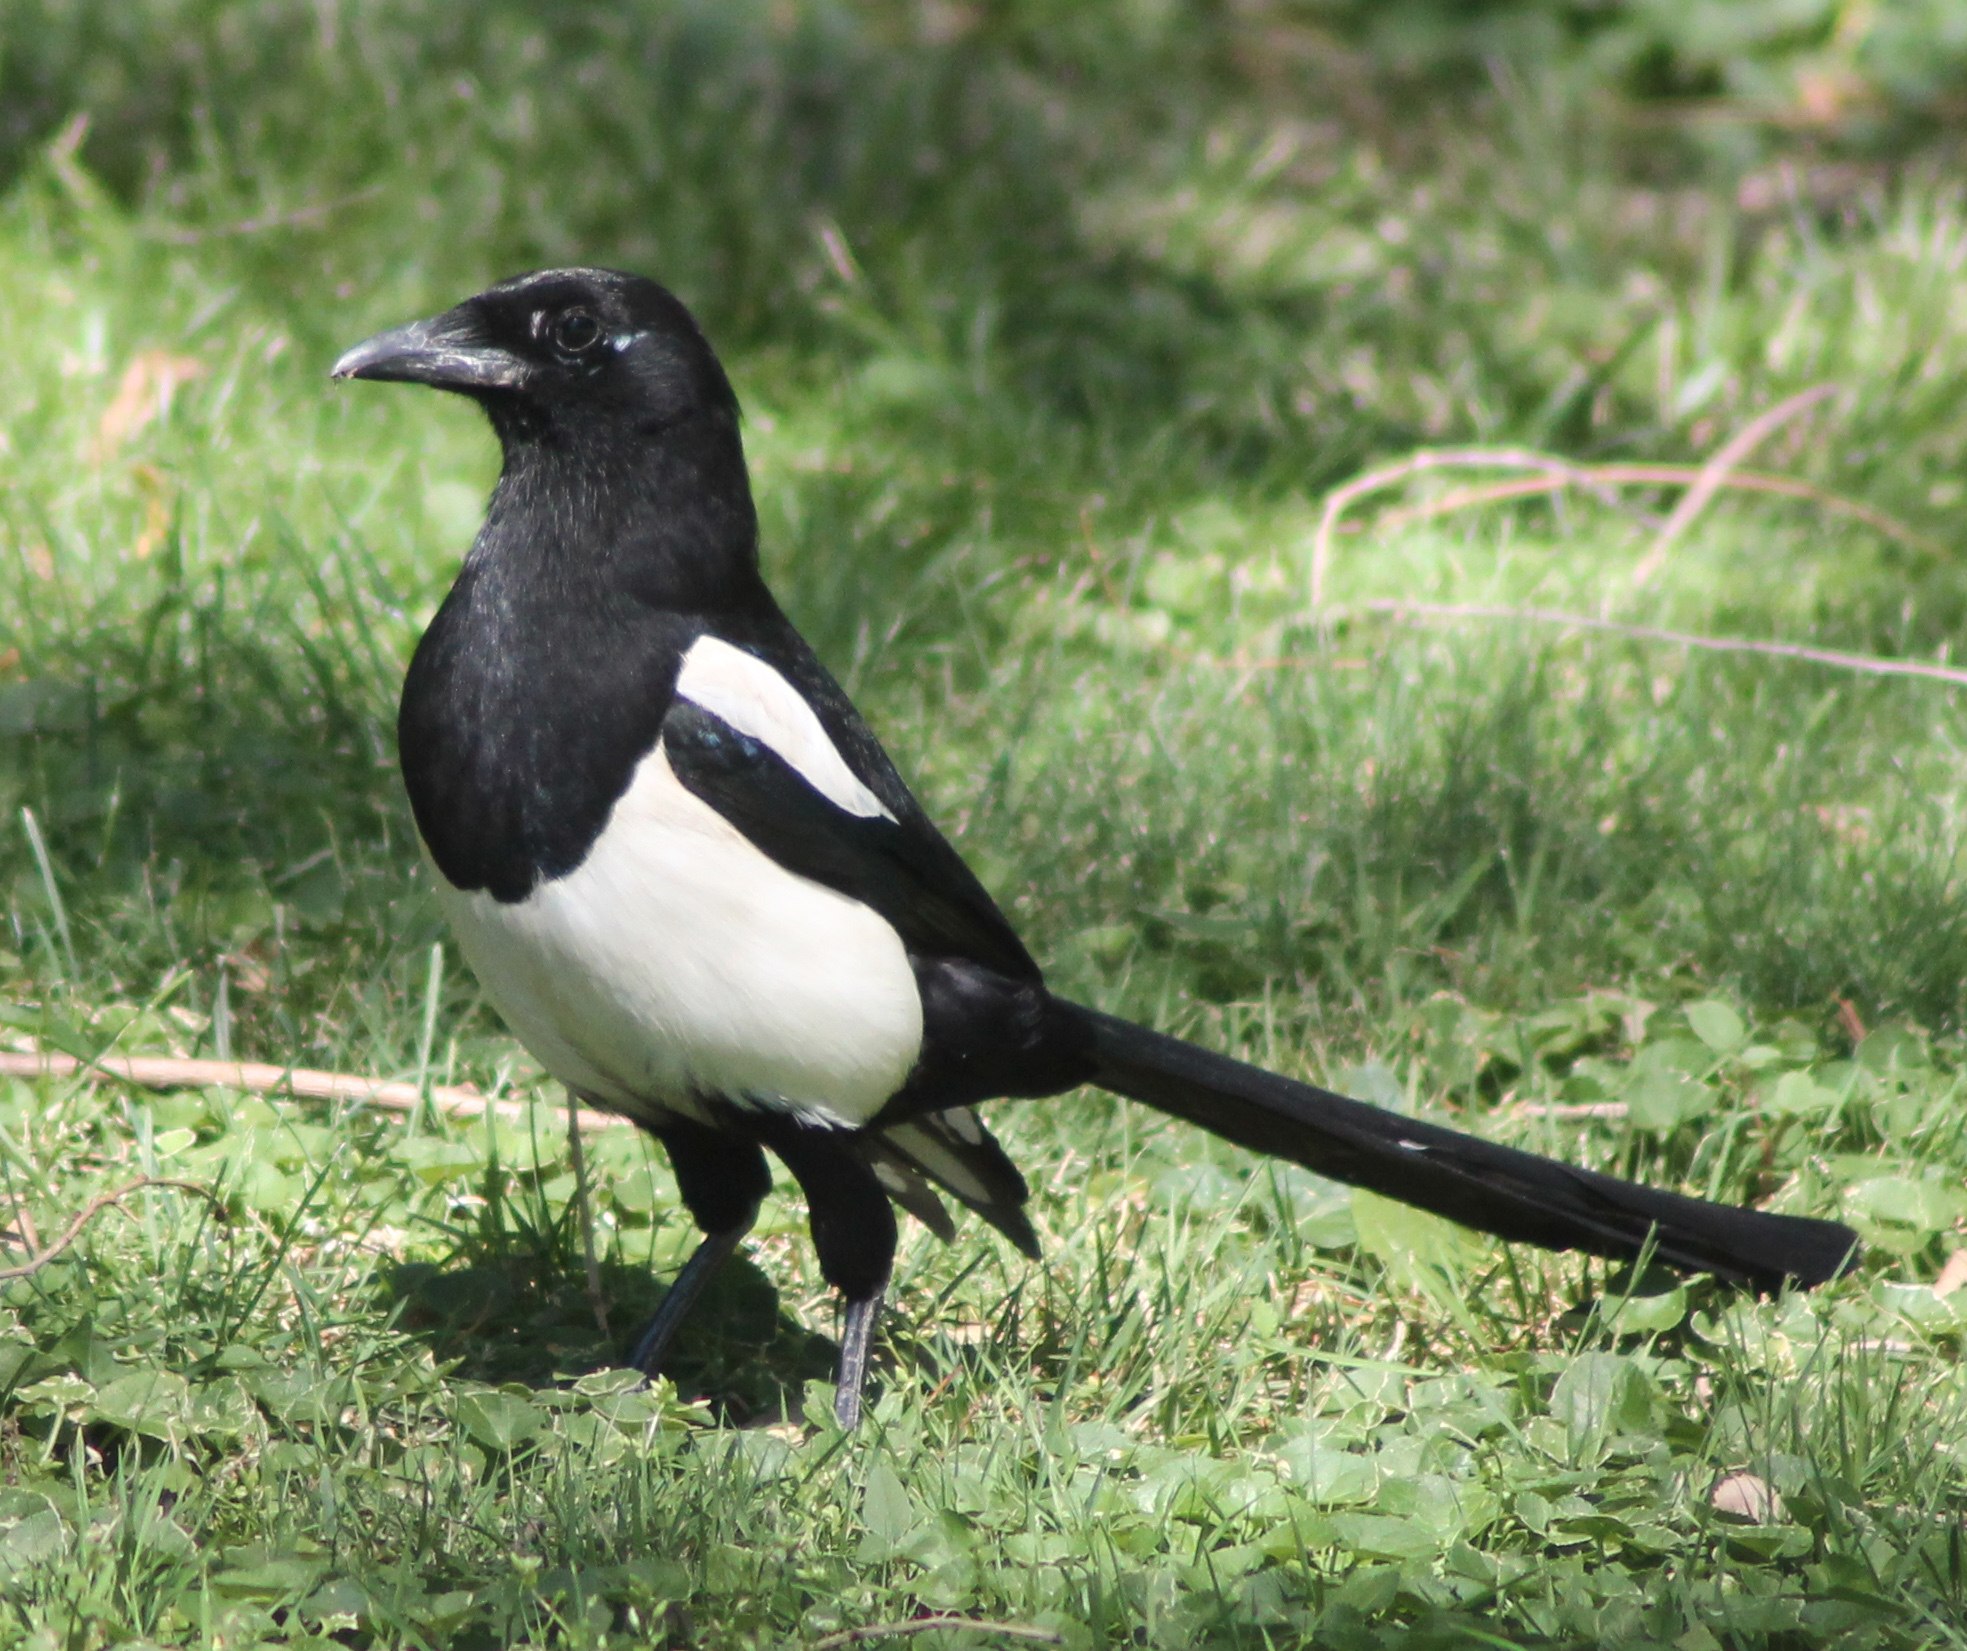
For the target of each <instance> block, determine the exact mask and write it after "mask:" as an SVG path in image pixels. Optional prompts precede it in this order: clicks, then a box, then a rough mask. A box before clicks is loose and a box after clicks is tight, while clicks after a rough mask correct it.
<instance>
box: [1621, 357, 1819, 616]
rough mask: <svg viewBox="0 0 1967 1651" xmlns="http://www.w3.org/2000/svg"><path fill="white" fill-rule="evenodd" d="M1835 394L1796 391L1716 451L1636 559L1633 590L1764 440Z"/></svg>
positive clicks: (1645, 581)
mask: <svg viewBox="0 0 1967 1651" xmlns="http://www.w3.org/2000/svg"><path fill="white" fill-rule="evenodd" d="M1836 391H1837V386H1836V385H1835V384H1813V385H1811V386H1810V388H1809V389H1807V390H1799V391H1798V392H1797V393H1796V394H1795V395H1793V396H1786V397H1785V398H1784V399H1783V400H1781V401H1779V402H1777V403H1776V405H1775V406H1773V407H1765V408H1764V409H1763V410H1762V411H1761V412H1760V413H1758V414H1756V416H1755V417H1754V418H1752V419H1750V420H1749V421H1748V423H1746V424H1744V425H1743V426H1742V427H1741V429H1739V430H1737V431H1736V432H1735V433H1734V434H1733V435H1732V436H1730V437H1729V438H1728V439H1727V440H1726V441H1725V442H1723V443H1722V444H1721V446H1720V447H1719V448H1717V449H1716V450H1715V454H1714V456H1713V457H1712V458H1711V459H1709V460H1708V461H1707V463H1706V464H1704V465H1702V466H1701V470H1700V474H1699V475H1698V476H1696V477H1695V478H1694V482H1693V485H1692V486H1691V487H1689V488H1688V489H1687V491H1686V492H1685V493H1683V494H1681V495H1680V502H1679V503H1678V504H1676V505H1675V506H1674V507H1673V513H1672V514H1671V515H1670V516H1668V517H1667V519H1666V523H1665V525H1664V526H1662V527H1661V529H1660V531H1659V532H1658V533H1657V534H1655V535H1654V536H1653V543H1652V544H1651V546H1650V547H1648V549H1647V551H1646V554H1645V555H1644V556H1642V557H1640V559H1639V565H1638V566H1637V567H1635V568H1634V569H1633V570H1632V585H1633V588H1634V589H1635V590H1636V589H1638V588H1639V587H1641V586H1643V585H1646V584H1649V583H1650V582H1651V581H1652V579H1653V577H1654V575H1655V574H1657V573H1658V572H1659V571H1660V569H1661V568H1663V567H1665V566H1666V559H1667V557H1668V556H1669V555H1670V554H1671V553H1672V551H1673V547H1674V544H1675V543H1676V541H1678V540H1679V538H1680V537H1681V535H1682V534H1684V533H1685V532H1686V531H1687V530H1688V529H1689V528H1690V527H1692V526H1693V525H1694V523H1695V521H1696V520H1697V519H1698V518H1699V516H1700V514H1701V512H1702V511H1703V510H1705V509H1707V507H1708V503H1709V501H1710V500H1712V499H1713V498H1714V496H1715V494H1717V493H1718V492H1720V491H1721V489H1722V488H1723V487H1724V486H1725V485H1727V481H1728V477H1729V476H1730V475H1731V474H1732V473H1733V472H1734V471H1735V470H1736V469H1737V468H1738V467H1739V466H1740V465H1741V464H1742V462H1743V461H1744V460H1745V459H1747V457H1748V456H1749V454H1751V453H1753V452H1754V451H1755V450H1756V448H1758V447H1760V446H1761V445H1762V444H1763V442H1765V441H1767V440H1768V439H1769V437H1770V436H1771V435H1773V434H1774V433H1775V432H1776V431H1778V430H1780V429H1781V428H1782V427H1783V426H1784V425H1785V424H1788V423H1789V422H1790V421H1791V420H1792V419H1794V418H1796V417H1798V416H1799V415H1800V414H1803V413H1806V412H1808V411H1809V410H1810V409H1811V408H1812V407H1814V406H1816V405H1817V403H1818V402H1820V401H1822V400H1824V399H1825V398H1826V397H1827V396H1831V395H1834V394H1835V393H1836Z"/></svg>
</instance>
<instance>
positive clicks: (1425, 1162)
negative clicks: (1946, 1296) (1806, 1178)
mask: <svg viewBox="0 0 1967 1651" xmlns="http://www.w3.org/2000/svg"><path fill="white" fill-rule="evenodd" d="M1072 1007H1073V1010H1074V1012H1075V1013H1076V1014H1078V1015H1080V1016H1083V1017H1084V1021H1085V1024H1086V1026H1087V1028H1088V1030H1089V1032H1090V1034H1091V1037H1092V1042H1093V1050H1094V1056H1095V1060H1096V1062H1097V1070H1096V1073H1095V1075H1094V1077H1093V1078H1092V1080H1091V1081H1092V1082H1094V1083H1096V1084H1098V1085H1099V1086H1100V1087H1101V1088H1103V1089H1110V1090H1112V1091H1113V1092H1114V1093H1115V1094H1117V1095H1124V1096H1126V1097H1127V1098H1128V1099H1129V1100H1135V1101H1144V1102H1145V1103H1146V1104H1147V1105H1149V1106H1151V1107H1154V1108H1156V1109H1157V1110H1159V1111H1162V1112H1166V1113H1170V1114H1172V1115H1173V1116H1174V1117H1177V1118H1183V1119H1186V1120H1187V1121H1188V1122H1190V1123H1192V1124H1199V1125H1200V1126H1201V1127H1202V1128H1204V1129H1206V1130H1208V1131H1209V1132H1210V1133H1211V1134H1214V1135H1220V1136H1221V1137H1223V1139H1225V1140H1227V1141H1233V1142H1235V1143H1236V1144H1237V1145H1238V1146H1243V1147H1248V1148H1250V1149H1251V1150H1253V1151H1256V1152H1262V1153H1268V1154H1270V1155H1271V1156H1273V1157H1277V1158H1285V1159H1288V1160H1290V1161H1291V1162H1292V1163H1295V1164H1302V1165H1303V1166H1304V1167H1305V1168H1306V1169H1309V1170H1314V1171H1316V1172H1317V1173H1318V1174H1320V1175H1326V1176H1330V1177H1331V1178H1332V1179H1333V1180H1335V1181H1344V1182H1348V1183H1349V1184H1351V1185H1353V1186H1356V1187H1365V1188H1367V1189H1369V1190H1370V1191H1373V1192H1377V1193H1382V1194H1384V1195H1385V1196H1386V1197H1388V1198H1394V1199H1398V1200H1399V1201H1400V1202H1401V1203H1403V1204H1411V1205H1413V1206H1415V1207H1416V1208H1419V1209H1424V1210H1431V1211H1433V1212H1434V1213H1435V1214H1436V1215H1444V1216H1446V1217H1447V1218H1448V1219H1449V1220H1451V1221H1458V1222H1460V1223H1461V1224H1462V1225H1463V1226H1466V1227H1473V1228H1475V1229H1476V1230H1477V1231H1478V1232H1485V1233H1493V1234H1495V1235H1496V1236H1497V1237H1498V1238H1507V1239H1514V1240H1518V1241H1521V1242H1523V1243H1526V1244H1538V1245H1541V1246H1543V1247H1544V1248H1545V1249H1551V1250H1587V1251H1589V1252H1591V1253H1592V1254H1594V1255H1601V1256H1607V1257H1610V1258H1612V1259H1614V1260H1632V1259H1636V1258H1637V1257H1638V1256H1639V1255H1640V1253H1641V1252H1642V1251H1643V1250H1644V1249H1645V1248H1646V1246H1647V1244H1648V1242H1649V1241H1650V1242H1651V1243H1652V1246H1653V1251H1652V1253H1653V1255H1654V1257H1655V1258H1656V1259H1658V1260H1660V1261H1662V1262H1665V1263H1666V1264H1667V1265H1669V1266H1672V1267H1677V1268H1679V1269H1681V1270H1682V1271H1686V1272H1703V1273H1712V1274H1714V1276H1715V1277H1717V1278H1720V1279H1724V1280H1726V1281H1727V1282H1728V1283H1731V1284H1735V1285H1740V1286H1743V1287H1746V1288H1749V1289H1753V1290H1758V1291H1773V1290H1778V1289H1781V1288H1782V1287H1783V1286H1784V1285H1785V1284H1786V1283H1787V1284H1796V1285H1802V1286H1804V1287H1806V1288H1807V1287H1808V1286H1811V1285H1816V1284H1822V1283H1824V1282H1825V1281H1826V1280H1828V1279H1831V1278H1835V1277H1836V1276H1837V1275H1838V1274H1839V1273H1840V1272H1842V1271H1843V1270H1844V1269H1845V1268H1846V1267H1848V1266H1850V1265H1851V1264H1852V1262H1853V1261H1854V1260H1855V1259H1856V1256H1857V1252H1858V1238H1857V1234H1855V1233H1854V1232H1852V1231H1851V1229H1850V1228H1849V1227H1846V1226H1843V1225H1842V1224H1840V1223H1839V1222H1835V1221H1816V1220H1811V1219H1809V1218H1807V1217H1804V1216H1795V1215H1770V1214H1767V1213H1765V1212H1763V1211H1760V1210H1750V1209H1740V1208H1737V1207H1735V1206H1733V1205H1728V1204H1714V1203H1709V1202H1708V1201H1706V1200H1705V1199H1700V1198H1688V1197H1684V1196H1683V1195H1681V1194H1679V1193H1673V1192H1662V1191H1659V1190H1657V1189H1656V1188H1652V1187H1643V1186H1640V1185H1638V1184H1637V1183H1635V1182H1631V1181H1621V1180H1619V1179H1617V1178H1616V1177H1615V1176H1610V1175H1601V1174H1599V1173H1598V1172H1597V1171H1596V1170H1588V1169H1576V1168H1573V1167H1572V1166H1570V1165H1568V1164H1561V1163H1558V1162H1556V1161H1555V1160H1553V1159H1550V1158H1540V1157H1538V1156H1537V1155H1536V1154H1534V1153H1529V1152H1520V1151H1518V1150H1517V1149H1516V1148H1514V1147H1506V1146H1501V1145H1498V1144H1497V1143H1495V1142H1493V1141H1484V1140H1480V1139H1478V1138H1476V1137H1475V1136H1472V1135H1463V1134H1461V1133H1459V1132H1458V1131H1456V1130H1452V1129H1444V1128H1442V1127H1441V1126H1440V1125H1438V1124H1428V1123H1422V1122H1420V1121H1419V1120H1418V1119H1413V1118H1403V1117H1400V1116H1398V1115H1397V1114H1395V1113H1391V1112H1384V1111H1382V1110H1380V1109H1379V1108H1378V1107H1374V1106H1368V1105H1366V1104H1365V1102H1363V1101H1354V1100H1348V1099H1347V1098H1346V1097H1345V1096H1343V1095H1334V1094H1332V1093H1331V1092H1330V1091H1328V1090H1323V1089H1318V1088H1314V1087H1313V1086H1312V1085H1310V1084H1305V1083H1298V1082H1295V1081H1294V1080H1292V1079H1290V1078H1281V1077H1278V1076H1277V1075H1276V1074H1275V1073H1271V1072H1266V1071H1264V1070H1262V1069H1261V1068H1260V1067H1255V1066H1249V1065H1246V1064H1245V1063H1244V1062H1242V1061H1236V1060H1231V1059H1230V1058H1229V1057H1228V1056H1226V1055H1218V1054H1214V1053H1212V1052H1210V1051H1209V1050H1206V1049H1200V1048H1197V1047H1196V1046H1195V1045H1194V1044H1191V1043H1184V1042H1182V1041H1181V1040H1180V1039H1179V1038H1171V1037H1166V1036H1164V1035H1163V1034H1161V1033H1159V1032H1151V1031H1149V1030H1148V1029H1147V1028H1146V1027H1143V1026H1136V1025H1134V1024H1133V1023H1132V1022H1130V1021H1124V1020H1119V1019H1117V1018H1115V1017H1114V1016H1112V1015H1103V1014H1101V1013H1099V1011H1097V1010H1094V1009H1085V1008H1081V1007H1079V1006H1077V1005H1074V1006H1072Z"/></svg>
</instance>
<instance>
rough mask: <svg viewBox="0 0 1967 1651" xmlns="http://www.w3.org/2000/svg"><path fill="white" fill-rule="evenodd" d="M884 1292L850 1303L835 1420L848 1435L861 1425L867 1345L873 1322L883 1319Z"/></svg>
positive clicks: (842, 1337) (842, 1332)
mask: <svg viewBox="0 0 1967 1651" xmlns="http://www.w3.org/2000/svg"><path fill="white" fill-rule="evenodd" d="M884 1293H885V1292H883V1291H880V1290H876V1291H875V1292H874V1294H873V1295H871V1296H862V1297H860V1298H859V1299H858V1300H854V1301H849V1302H848V1303H847V1320H846V1323H845V1324H843V1325H842V1326H841V1329H840V1374H839V1376H838V1378H837V1379H836V1381H835V1383H834V1391H833V1419H834V1420H835V1421H836V1422H838V1423H839V1424H840V1425H841V1426H842V1427H843V1428H846V1429H847V1430H848V1431H849V1432H851V1431H852V1430H853V1429H855V1428H856V1427H858V1426H860V1421H861V1388H862V1386H863V1385H864V1384H865V1383H866V1381H867V1350H868V1344H869V1343H870V1342H872V1341H873V1339H874V1321H875V1320H876V1319H877V1318H879V1317H880V1316H881V1298H882V1296H883V1294H884Z"/></svg>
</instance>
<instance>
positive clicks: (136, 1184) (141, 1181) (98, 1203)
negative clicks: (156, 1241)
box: [0, 1175, 219, 1283]
mask: <svg viewBox="0 0 1967 1651" xmlns="http://www.w3.org/2000/svg"><path fill="white" fill-rule="evenodd" d="M145 1187H176V1188H177V1189H178V1191H180V1192H193V1193H196V1194H197V1195H198V1196H199V1197H200V1198H203V1199H205V1200H207V1201H208V1202H210V1203H211V1204H212V1205H213V1206H214V1207H216V1206H217V1205H218V1202H219V1200H218V1197H217V1195H216V1194H215V1193H214V1192H213V1191H212V1189H211V1188H210V1187H206V1186H201V1185H199V1183H198V1182H196V1181H179V1180H176V1179H174V1178H173V1177H171V1176H168V1175H140V1176H138V1177H137V1178H136V1180H134V1181H132V1182H130V1183H129V1184H128V1185H126V1186H121V1187H118V1188H116V1189H115V1190H114V1191H113V1192H99V1193H97V1194H96V1196H95V1197H93V1198H91V1199H90V1200H89V1201H88V1203H86V1204H84V1205H83V1206H82V1209H81V1211H80V1213H78V1214H77V1215H76V1217H75V1219H74V1220H73V1221H71V1222H69V1224H68V1227H67V1229H66V1230H65V1231H64V1232H63V1233H62V1235H61V1236H60V1237H59V1238H57V1239H56V1240H55V1241H54V1242H53V1243H52V1244H50V1245H48V1246H47V1247H46V1248H45V1249H41V1250H37V1251H36V1252H35V1253H34V1254H33V1255H31V1256H29V1257H28V1258H27V1260H25V1261H23V1262H21V1263H20V1264H19V1265H18V1266H14V1267H0V1283H11V1282H12V1281H13V1280H14V1279H17V1278H32V1277H33V1276H34V1275H35V1274H36V1273H38V1272H40V1270H41V1269H42V1268H43V1267H45V1266H47V1265H48V1263H49V1262H51V1261H53V1260H55V1259H56V1258H57V1257H58V1256H60V1255H61V1254H62V1252H63V1251H65V1250H66V1249H68V1247H69V1246H70V1245H72V1244H73V1243H74V1242H75V1241H76V1239H78V1238H80V1237H81V1236H82V1230H83V1228H85V1227H87V1226H88V1224H89V1223H90V1222H91V1221H93V1220H95V1218H96V1217H97V1216H99V1215H100V1214H102V1212H103V1211H104V1210H106V1209H108V1208H109V1207H110V1206H111V1205H115V1206H116V1207H118V1208H121V1207H122V1203H123V1200H124V1199H126V1198H128V1197H129V1196H130V1195H131V1194H132V1193H138V1192H142V1191H143V1189H144V1188H145Z"/></svg>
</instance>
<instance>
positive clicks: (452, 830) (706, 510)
mask: <svg viewBox="0 0 1967 1651" xmlns="http://www.w3.org/2000/svg"><path fill="white" fill-rule="evenodd" d="M487 410H488V411H489V412H491V414H492V418H493V424H494V427H495V428H497V429H498V431H499V434H500V436H501V438H502V442H503V445H504V447H505V465H504V469H503V471H502V473H501V475H500V478H499V483H498V487H497V488H496V490H495V491H494V493H493V495H492V500H491V505H490V508H489V510H488V512H487V516H486V521H485V525H484V527H483V529H482V530H481V531H480V533H479V535H478V539H477V541H476V543H474V545H473V546H472V549H471V554H470V555H469V557H468V558H467V559H466V561H465V565H464V568H463V570H462V571H461V572H460V574H459V575H458V579H457V582H456V584H455V585H453V587H452V589H451V592H450V595H449V596H447V597H446V598H445V600H444V603H443V606H442V607H441V608H440V609H439V610H438V613H437V616H436V618H435V619H434V620H433V621H432V622H431V625H430V628H429V629H428V630H427V631H426V632H425V633H424V636H423V639H422V640H421V641H420V642H419V643H418V645H417V650H416V654H415V656H414V658H413V659H412V661H411V664H410V670H409V675H408V677H407V679H406V680H405V682H404V685H403V699H402V703H401V706H400V708H399V711H398V718H397V735H398V742H399V750H400V754H401V760H402V765H403V778H404V783H405V785H406V786H407V788H408V790H409V794H410V804H411V807H412V809H413V810H414V812H415V814H416V819H417V827H418V829H419V831H420V832H421V833H422V835H423V839H424V842H425V844H426V846H427V847H428V848H429V850H430V854H431V858H432V859H433V860H434V861H435V862H436V864H437V869H438V870H439V871H440V872H441V873H442V874H443V875H444V877H445V878H446V880H447V881H449V882H450V883H452V884H453V885H455V886H456V887H458V888H462V889H485V890H488V891H489V892H490V893H491V894H492V895H493V896H495V897H496V898H497V899H500V900H505V901H513V900H521V899H524V898H525V897H526V895H527V894H529V893H530V892H531V891H532V889H533V888H534V887H535V886H536V885H537V884H538V883H539V882H541V881H542V880H544V879H549V878H553V877H557V876H561V875H564V874H565V873H567V872H569V871H572V870H573V869H574V868H575V867H576V866H578V865H579V864H580V863H581V861H582V860H583V859H585V858H586V855H587V853H588V850H589V849H590V848H591V847H592V846H593V844H594V841H595V839H596V838H597V837H598V836H599V835H600V832H601V829H602V827H603V826H604V825H605V824H606V823H607V819H608V814H609V811H610V810H611V809H612V808H613V807H614V804H615V802H616V800H617V799H618V798H619V797H620V796H621V795H622V793H623V792H624V791H625V790H626V789H627V788H628V784H629V781H630V778H631V777H632V776H633V774H634V772H635V768H636V765H637V764H638V763H639V762H640V761H641V759H642V758H643V757H644V756H645V755H646V754H647V753H648V752H649V750H650V749H651V748H652V747H653V746H654V744H655V742H656V738H657V735H658V733H659V731H660V729H661V726H662V719H663V717H664V715H665V713H666V712H667V711H668V709H669V705H670V701H671V698H672V697H673V694H674V691H675V684H676V674H677V669H678V664H679V662H680V660H681V658H682V655H683V653H684V652H685V651H686V650H687V649H688V647H689V645H690V643H691V642H692V641H694V640H695V639H696V638H697V637H698V636H700V635H702V634H703V632H704V631H705V630H706V629H707V628H710V627H712V626H714V625H715V624H716V623H717V622H718V619H719V616H720V615H724V614H731V613H745V614H748V615H752V616H755V615H756V614H757V613H758V612H759V611H760V609H759V604H760V602H761V601H762V602H763V603H764V604H765V611H767V612H770V613H773V614H776V611H777V610H776V606H775V605H774V604H772V602H771V598H770V596H769V595H768V594H767V593H766V592H765V588H764V585H763V583H762V581H761V580H760V578H759V573H758V528H757V517H756V514H755V512H754V510H753V507H752V501H751V491H750V486H749V483H748V481H747V479H746V475H745V468H744V455H743V451H742V448H741V446H740V443H739V440H738V434H737V427H736V417H735V409H734V408H733V409H731V410H730V411H729V412H727V411H726V410H725V409H723V408H708V409H703V410H700V411H697V412H695V413H693V414H691V415H690V416H688V417H686V418H684V419H682V420H680V421H677V422H675V423H673V424H671V425H670V426H668V427H666V428H660V429H650V428H643V427H639V426H638V425H637V424H636V423H635V422H633V421H620V422H619V423H615V424H613V425H612V426H604V425H602V424H601V423H600V422H599V421H597V422H596V423H594V424H591V425H587V426H585V427H583V426H580V425H575V426H572V427H571V428H569V427H561V428H555V427H553V426H550V425H547V426H542V425H539V424H537V423H535V422H534V421H532V420H530V419H528V420H525V421H523V422H522V421H520V420H518V419H517V418H516V417H515V416H510V415H508V416H501V415H502V413H505V412H506V410H505V409H502V408H500V407H498V406H496V405H492V406H488V409H487ZM752 622H753V623H755V617H754V619H753V621H752Z"/></svg>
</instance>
